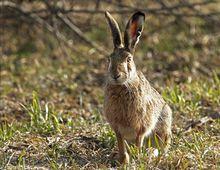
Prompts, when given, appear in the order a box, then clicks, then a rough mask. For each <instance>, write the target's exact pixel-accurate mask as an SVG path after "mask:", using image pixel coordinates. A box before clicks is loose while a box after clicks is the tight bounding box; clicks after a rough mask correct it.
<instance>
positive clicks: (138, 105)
mask: <svg viewBox="0 0 220 170" xmlns="http://www.w3.org/2000/svg"><path fill="white" fill-rule="evenodd" d="M105 17H106V19H107V21H108V24H109V26H110V28H111V33H112V37H113V44H114V50H113V52H112V54H111V55H110V56H109V66H108V72H107V80H106V86H105V101H104V116H105V118H106V120H107V121H108V122H109V124H110V126H111V128H112V129H113V130H114V132H115V134H116V137H117V143H118V149H119V162H121V163H128V162H129V155H128V152H127V150H126V143H125V140H126V141H127V142H131V143H134V144H136V146H137V147H138V148H139V149H141V147H142V145H143V140H144V137H150V136H152V135H154V137H155V136H157V137H158V139H159V141H160V146H162V148H163V150H167V148H168V146H169V145H170V142H171V123H172V111H171V109H170V107H169V106H168V105H167V104H166V102H165V101H164V100H163V98H162V96H161V95H160V94H159V93H158V92H157V91H156V90H155V89H154V88H153V87H152V86H151V85H150V83H149V82H148V81H147V80H146V78H145V77H144V75H143V73H142V72H140V71H137V70H136V67H135V63H134V60H133V57H134V51H135V47H136V45H137V43H138V41H139V38H140V35H141V33H142V30H143V25H144V20H145V15H144V13H142V12H136V13H134V14H133V15H132V17H131V19H130V20H129V21H128V23H127V26H126V29H125V33H124V43H123V41H122V36H121V32H120V29H119V26H118V24H117V22H116V21H115V20H114V18H113V17H112V16H111V15H110V14H109V13H108V12H106V13H105Z"/></svg>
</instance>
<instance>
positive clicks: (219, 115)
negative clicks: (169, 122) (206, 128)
mask: <svg viewBox="0 0 220 170" xmlns="http://www.w3.org/2000/svg"><path fill="white" fill-rule="evenodd" d="M214 119H220V113H218V112H217V113H214V114H210V115H209V116H205V117H203V118H201V119H199V120H196V121H192V122H190V123H189V124H188V125H187V126H186V127H185V129H184V133H188V132H190V131H191V130H192V129H193V128H196V127H200V126H202V125H204V124H205V123H207V122H212V121H213V120H214Z"/></svg>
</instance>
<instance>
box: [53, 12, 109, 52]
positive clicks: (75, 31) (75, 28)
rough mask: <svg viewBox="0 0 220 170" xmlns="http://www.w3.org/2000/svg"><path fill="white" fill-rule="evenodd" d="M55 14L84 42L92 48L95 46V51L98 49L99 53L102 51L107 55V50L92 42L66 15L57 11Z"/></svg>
mask: <svg viewBox="0 0 220 170" xmlns="http://www.w3.org/2000/svg"><path fill="white" fill-rule="evenodd" d="M57 16H58V17H59V18H60V20H62V21H63V23H64V24H66V25H67V26H68V27H69V28H70V29H71V30H72V31H73V32H74V33H75V34H76V35H77V36H78V37H79V38H81V39H82V40H83V41H84V42H86V43H87V44H89V45H90V46H92V47H93V48H95V49H96V50H97V51H99V52H100V53H103V54H105V55H107V54H108V53H107V51H106V50H105V49H103V48H102V47H101V46H99V45H98V44H96V43H95V42H92V41H91V40H89V39H88V38H87V37H86V36H85V35H84V34H83V32H82V31H81V30H80V29H79V28H78V27H77V26H76V25H74V24H73V23H72V22H71V21H70V20H69V19H68V18H67V17H65V16H64V15H63V14H61V13H58V14H57Z"/></svg>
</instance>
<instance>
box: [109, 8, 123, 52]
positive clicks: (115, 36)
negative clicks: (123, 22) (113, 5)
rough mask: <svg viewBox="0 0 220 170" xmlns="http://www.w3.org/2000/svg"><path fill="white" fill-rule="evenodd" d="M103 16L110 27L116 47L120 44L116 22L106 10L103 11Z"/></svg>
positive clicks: (119, 34)
mask: <svg viewBox="0 0 220 170" xmlns="http://www.w3.org/2000/svg"><path fill="white" fill-rule="evenodd" d="M105 17H106V19H107V21H108V24H109V26H110V28H111V32H112V37H113V44H114V47H115V48H118V47H120V46H122V38H121V32H120V29H119V26H118V23H117V22H116V21H115V19H114V18H113V17H112V16H111V14H110V13H109V12H107V11H106V12H105Z"/></svg>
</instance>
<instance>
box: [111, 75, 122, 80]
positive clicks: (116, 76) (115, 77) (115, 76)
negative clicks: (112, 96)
mask: <svg viewBox="0 0 220 170" xmlns="http://www.w3.org/2000/svg"><path fill="white" fill-rule="evenodd" d="M120 76H121V75H120V74H118V75H114V76H112V78H113V79H115V80H117V79H118V78H119V77H120Z"/></svg>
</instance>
